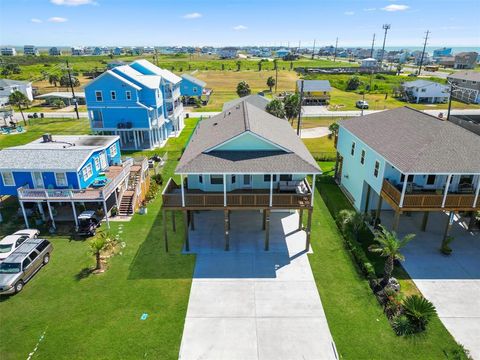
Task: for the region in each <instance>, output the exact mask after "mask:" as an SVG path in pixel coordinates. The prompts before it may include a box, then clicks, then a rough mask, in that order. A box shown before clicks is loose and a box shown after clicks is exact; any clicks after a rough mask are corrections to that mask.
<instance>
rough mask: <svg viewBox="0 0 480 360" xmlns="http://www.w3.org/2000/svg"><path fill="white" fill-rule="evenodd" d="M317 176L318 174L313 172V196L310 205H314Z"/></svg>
mask: <svg viewBox="0 0 480 360" xmlns="http://www.w3.org/2000/svg"><path fill="white" fill-rule="evenodd" d="M316 177H317V174H313V178H312V198H311V200H310V206H313V198H314V195H315V179H316Z"/></svg>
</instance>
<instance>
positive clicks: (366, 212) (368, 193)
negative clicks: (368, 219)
mask: <svg viewBox="0 0 480 360" xmlns="http://www.w3.org/2000/svg"><path fill="white" fill-rule="evenodd" d="M370 191H371V187H370V185H369V184H367V197H366V199H365V209H364V213H365V214H368V208H369V207H370Z"/></svg>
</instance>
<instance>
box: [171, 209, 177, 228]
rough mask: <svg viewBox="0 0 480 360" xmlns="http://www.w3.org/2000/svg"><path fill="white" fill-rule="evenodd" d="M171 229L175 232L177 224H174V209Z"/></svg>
mask: <svg viewBox="0 0 480 360" xmlns="http://www.w3.org/2000/svg"><path fill="white" fill-rule="evenodd" d="M172 229H173V232H177V226H176V225H175V210H172Z"/></svg>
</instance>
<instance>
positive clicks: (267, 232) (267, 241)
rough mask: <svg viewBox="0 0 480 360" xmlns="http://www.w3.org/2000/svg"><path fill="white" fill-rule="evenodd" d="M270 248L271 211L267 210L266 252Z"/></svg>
mask: <svg viewBox="0 0 480 360" xmlns="http://www.w3.org/2000/svg"><path fill="white" fill-rule="evenodd" d="M269 248H270V210H265V251H268V250H269Z"/></svg>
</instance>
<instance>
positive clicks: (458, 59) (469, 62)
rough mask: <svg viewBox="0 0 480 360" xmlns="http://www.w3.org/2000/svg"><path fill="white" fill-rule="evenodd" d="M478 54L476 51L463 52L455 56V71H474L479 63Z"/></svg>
mask: <svg viewBox="0 0 480 360" xmlns="http://www.w3.org/2000/svg"><path fill="white" fill-rule="evenodd" d="M477 57H478V53H477V52H475V51H470V52H461V53H458V54H456V55H455V64H454V65H453V67H454V68H455V69H473V68H474V67H475V64H476V62H477Z"/></svg>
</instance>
